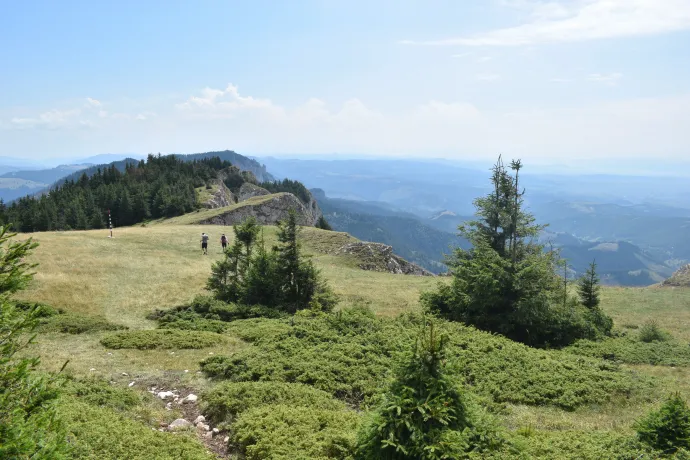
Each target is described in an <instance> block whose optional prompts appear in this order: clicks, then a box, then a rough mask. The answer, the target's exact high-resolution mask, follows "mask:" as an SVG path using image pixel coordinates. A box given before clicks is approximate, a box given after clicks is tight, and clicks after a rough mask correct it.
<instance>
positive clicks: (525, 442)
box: [481, 429, 658, 460]
mask: <svg viewBox="0 0 690 460" xmlns="http://www.w3.org/2000/svg"><path fill="white" fill-rule="evenodd" d="M507 435H508V442H507V443H506V444H505V445H504V446H503V448H502V449H501V450H499V451H497V452H493V453H485V454H483V455H482V457H481V458H482V459H486V460H513V459H514V460H525V459H543V460H553V459H558V460H604V459H606V460H608V459H619V460H624V459H625V460H633V459H634V460H652V459H657V458H658V455H656V453H655V452H653V451H652V450H651V449H649V448H648V447H646V446H645V445H643V444H642V443H640V442H639V441H638V440H636V439H635V437H634V436H630V435H628V434H626V433H620V432H616V431H606V432H602V431H574V430H569V431H540V430H534V429H525V430H518V431H517V432H514V433H507Z"/></svg>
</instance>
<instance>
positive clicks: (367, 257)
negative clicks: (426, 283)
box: [336, 241, 434, 276]
mask: <svg viewBox="0 0 690 460" xmlns="http://www.w3.org/2000/svg"><path fill="white" fill-rule="evenodd" d="M336 255H340V256H352V257H355V258H356V259H358V261H359V268H361V269H362V270H370V271H377V272H388V273H393V274H396V275H414V276H434V274H433V273H431V272H429V271H427V270H424V269H423V268H422V267H420V266H419V265H416V264H413V263H412V262H408V261H407V260H405V259H403V258H402V257H400V256H398V255H396V254H393V248H392V247H391V246H388V245H385V244H382V243H368V242H363V241H359V242H356V243H348V244H346V245H345V246H343V247H341V248H340V249H339V250H338V251H337V252H336Z"/></svg>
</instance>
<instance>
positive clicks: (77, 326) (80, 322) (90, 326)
mask: <svg viewBox="0 0 690 460" xmlns="http://www.w3.org/2000/svg"><path fill="white" fill-rule="evenodd" d="M123 329H127V327H126V326H122V325H120V324H114V323H111V322H110V321H108V320H107V319H105V318H103V317H102V316H91V315H80V314H77V313H66V314H64V315H54V316H50V317H49V318H47V319H45V320H44V321H43V322H42V324H41V325H40V327H39V330H40V331H41V332H62V333H65V334H86V333H90V332H100V331H119V330H123Z"/></svg>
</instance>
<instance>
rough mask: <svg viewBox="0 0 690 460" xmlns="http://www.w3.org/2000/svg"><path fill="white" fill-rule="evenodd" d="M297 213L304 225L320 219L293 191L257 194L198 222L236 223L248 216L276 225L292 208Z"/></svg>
mask: <svg viewBox="0 0 690 460" xmlns="http://www.w3.org/2000/svg"><path fill="white" fill-rule="evenodd" d="M291 209H293V210H294V211H295V212H296V213H297V223H298V224H299V225H302V226H308V227H313V226H314V224H315V223H316V220H318V216H317V217H316V218H314V214H313V210H312V209H308V208H307V207H306V206H305V205H304V204H303V203H302V202H301V201H300V200H299V199H298V198H297V197H296V196H295V195H293V194H291V193H275V194H272V195H263V196H255V197H252V198H249V199H247V200H245V201H242V202H240V203H238V204H236V205H234V206H229V207H228V208H227V209H226V210H224V208H220V209H218V213H217V214H215V215H213V216H209V217H202V218H201V219H200V220H199V221H198V223H200V224H206V225H235V224H239V223H240V222H242V221H243V220H245V219H246V218H248V217H251V216H253V217H255V218H256V220H258V221H259V223H261V224H263V225H275V224H276V223H278V222H279V221H281V220H284V219H286V218H287V217H288V215H289V213H290V210H291Z"/></svg>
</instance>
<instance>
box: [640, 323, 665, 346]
mask: <svg viewBox="0 0 690 460" xmlns="http://www.w3.org/2000/svg"><path fill="white" fill-rule="evenodd" d="M639 338H640V340H641V341H643V342H647V343H652V342H664V341H666V340H668V339H669V338H670V337H669V335H668V334H667V333H666V332H664V331H662V330H661V328H659V323H657V322H656V321H654V320H649V321H647V322H646V323H644V324H643V325H642V327H641V328H640V332H639Z"/></svg>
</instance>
